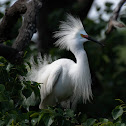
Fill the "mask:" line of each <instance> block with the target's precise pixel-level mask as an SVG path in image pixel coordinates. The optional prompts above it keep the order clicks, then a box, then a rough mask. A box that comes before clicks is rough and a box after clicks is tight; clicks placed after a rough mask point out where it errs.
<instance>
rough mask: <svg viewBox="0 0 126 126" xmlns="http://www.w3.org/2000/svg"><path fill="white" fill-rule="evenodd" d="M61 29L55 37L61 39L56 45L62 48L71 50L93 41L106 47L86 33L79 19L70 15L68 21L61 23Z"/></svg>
mask: <svg viewBox="0 0 126 126" xmlns="http://www.w3.org/2000/svg"><path fill="white" fill-rule="evenodd" d="M59 29H60V30H59V31H56V32H55V34H54V37H55V38H59V39H58V40H57V41H56V42H55V45H56V46H59V47H60V48H63V49H67V50H70V49H71V48H72V47H73V46H78V45H82V44H83V43H85V42H87V41H93V42H96V43H98V44H100V45H102V46H104V45H103V44H102V43H100V42H98V41H97V40H95V39H93V38H92V37H90V36H89V35H88V34H87V33H86V31H85V30H84V27H83V24H82V22H81V20H80V19H79V18H75V17H73V16H72V15H70V14H67V19H66V21H61V24H60V26H59Z"/></svg>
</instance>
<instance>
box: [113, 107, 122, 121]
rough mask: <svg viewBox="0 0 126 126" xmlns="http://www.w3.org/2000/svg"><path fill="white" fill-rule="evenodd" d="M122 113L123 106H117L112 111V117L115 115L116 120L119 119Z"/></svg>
mask: <svg viewBox="0 0 126 126" xmlns="http://www.w3.org/2000/svg"><path fill="white" fill-rule="evenodd" d="M122 114H123V108H122V107H121V106H117V107H116V108H115V109H114V110H113V111H112V117H113V119H114V120H116V119H118V118H119V117H120V116H121V115H122Z"/></svg>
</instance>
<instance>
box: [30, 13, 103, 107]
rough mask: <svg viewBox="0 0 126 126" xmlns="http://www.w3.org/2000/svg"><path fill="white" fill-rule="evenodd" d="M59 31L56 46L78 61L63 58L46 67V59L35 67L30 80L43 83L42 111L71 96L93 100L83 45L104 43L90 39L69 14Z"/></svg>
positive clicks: (41, 92)
mask: <svg viewBox="0 0 126 126" xmlns="http://www.w3.org/2000/svg"><path fill="white" fill-rule="evenodd" d="M59 29H60V30H59V31H57V32H55V35H54V37H55V38H59V39H58V40H57V41H56V42H55V45H56V46H59V47H60V48H62V49H67V50H70V51H71V52H72V53H73V54H74V56H75V58H76V62H74V61H72V60H70V59H65V58H62V59H59V60H56V61H54V62H52V63H51V64H47V61H46V60H45V61H43V64H39V65H38V69H37V70H35V69H34V66H33V68H32V70H31V74H30V79H31V80H33V81H36V82H38V83H42V84H41V89H40V96H41V103H40V105H39V108H40V109H42V108H45V107H46V106H48V105H55V104H56V103H57V102H59V103H60V102H62V101H66V100H68V99H70V98H71V97H73V98H74V99H76V101H77V100H78V99H79V98H80V97H82V98H83V102H86V100H90V98H91V97H92V90H91V75H90V69H89V64H88V58H87V55H86V52H85V50H84V48H83V43H85V42H86V41H88V40H91V41H94V42H96V43H98V44H100V45H103V44H102V43H100V42H98V41H96V40H94V39H92V38H91V37H89V36H88V34H87V33H86V31H85V30H84V28H83V25H82V22H81V21H80V19H79V18H75V17H73V16H72V15H70V14H68V15H67V19H66V21H62V22H61V25H60V27H59Z"/></svg>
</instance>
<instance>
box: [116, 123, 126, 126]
mask: <svg viewBox="0 0 126 126" xmlns="http://www.w3.org/2000/svg"><path fill="white" fill-rule="evenodd" d="M115 125H116V126H126V125H125V123H115Z"/></svg>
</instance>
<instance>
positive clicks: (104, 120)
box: [99, 118, 109, 123]
mask: <svg viewBox="0 0 126 126" xmlns="http://www.w3.org/2000/svg"><path fill="white" fill-rule="evenodd" d="M99 121H100V122H102V123H107V122H108V121H109V120H108V119H106V118H100V119H99Z"/></svg>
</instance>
